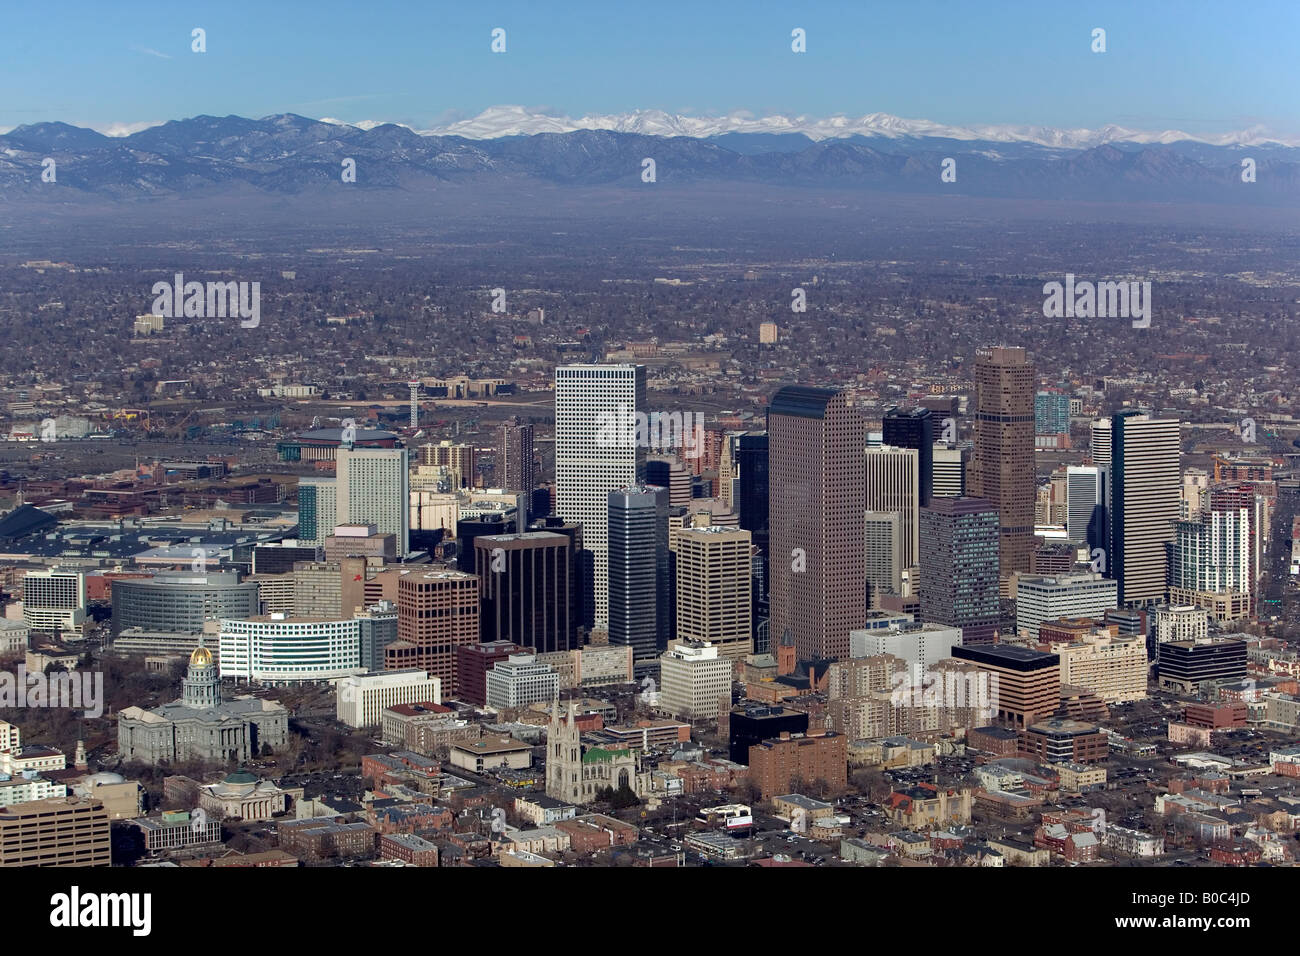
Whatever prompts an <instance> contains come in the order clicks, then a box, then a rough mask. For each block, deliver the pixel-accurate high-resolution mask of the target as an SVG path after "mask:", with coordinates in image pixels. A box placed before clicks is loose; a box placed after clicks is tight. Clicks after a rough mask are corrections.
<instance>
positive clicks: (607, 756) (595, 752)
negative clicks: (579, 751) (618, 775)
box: [582, 747, 632, 763]
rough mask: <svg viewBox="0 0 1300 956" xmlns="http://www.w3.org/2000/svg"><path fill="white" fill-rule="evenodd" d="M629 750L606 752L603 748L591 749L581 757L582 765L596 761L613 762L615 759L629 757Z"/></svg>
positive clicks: (630, 752)
mask: <svg viewBox="0 0 1300 956" xmlns="http://www.w3.org/2000/svg"><path fill="white" fill-rule="evenodd" d="M631 755H632V751H630V750H626V749H624V750H606V749H605V748H604V747H592V748H591V749H590V750H588V751H587V752H586V753H584V754H583V755H582V762H583V763H595V762H596V761H597V760H613V759H614V758H615V757H630V756H631Z"/></svg>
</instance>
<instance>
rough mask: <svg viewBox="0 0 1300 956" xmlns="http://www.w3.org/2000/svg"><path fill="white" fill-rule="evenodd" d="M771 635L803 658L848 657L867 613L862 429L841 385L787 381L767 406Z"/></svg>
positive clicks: (774, 642)
mask: <svg viewBox="0 0 1300 956" xmlns="http://www.w3.org/2000/svg"><path fill="white" fill-rule="evenodd" d="M767 433H768V450H769V460H768V465H769V477H770V498H769V507H770V511H769V514H770V527H771V546H772V553H771V561H770V577H771V604H772V610H771V623H770V629H771V635H772V636H771V640H772V643H773V644H777V643H779V641H780V640H781V638H782V637H783V636H784V634H785V633H786V632H787V631H788V632H790V634H791V635H792V636H793V638H794V642H795V647H796V649H797V651H798V654H799V655H800V656H801V657H803V658H826V657H844V656H846V655H847V654H848V650H849V631H851V630H853V629H855V628H858V627H861V626H862V623H863V621H864V620H865V617H866V593H865V574H864V572H865V567H864V555H863V547H862V513H863V501H864V500H865V496H866V489H865V487H864V479H865V475H864V469H863V463H862V449H863V442H864V440H865V436H866V428H865V426H864V423H863V420H862V417H861V416H860V415H859V414H858V411H857V409H855V408H852V407H851V406H850V405H849V404H848V398H847V396H846V395H845V394H844V393H843V392H837V391H832V390H829V389H822V388H808V387H804V386H798V385H794V386H787V387H785V388H782V389H780V390H779V391H778V392H777V393H776V394H775V395H774V396H773V397H772V404H771V405H770V406H769V407H768V411H767Z"/></svg>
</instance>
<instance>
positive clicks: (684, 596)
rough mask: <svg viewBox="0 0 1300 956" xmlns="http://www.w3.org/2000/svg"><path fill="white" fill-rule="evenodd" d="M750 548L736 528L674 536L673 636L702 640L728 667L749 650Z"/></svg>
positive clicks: (745, 534)
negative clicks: (674, 611) (674, 600)
mask: <svg viewBox="0 0 1300 956" xmlns="http://www.w3.org/2000/svg"><path fill="white" fill-rule="evenodd" d="M752 548H753V539H752V536H751V535H750V533H749V532H748V531H744V530H741V529H738V528H718V527H707V528H684V529H682V530H681V531H680V532H678V534H677V630H676V635H675V636H676V637H678V638H681V639H683V640H690V641H706V642H708V643H710V644H712V645H713V646H714V647H716V648H717V651H718V656H719V657H721V658H723V659H724V660H729V661H731V662H732V664H733V665H735V664H737V663H738V662H740V661H742V660H744V658H745V656H746V655H747V654H752V653H753V651H754V643H753V636H752V634H751V620H750V616H751V612H752V595H751V593H750V589H751V586H752V583H753V579H752V573H751V568H750V551H751V550H752Z"/></svg>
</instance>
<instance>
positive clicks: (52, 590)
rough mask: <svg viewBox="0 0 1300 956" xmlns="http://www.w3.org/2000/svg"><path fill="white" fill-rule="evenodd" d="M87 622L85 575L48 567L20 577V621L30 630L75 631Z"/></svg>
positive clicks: (79, 572)
mask: <svg viewBox="0 0 1300 956" xmlns="http://www.w3.org/2000/svg"><path fill="white" fill-rule="evenodd" d="M85 620H86V575H85V574H84V573H82V572H81V571H71V570H63V569H60V568H49V569H47V570H44V571H28V572H27V574H26V575H25V576H24V577H23V622H24V623H25V624H26V625H27V626H28V627H30V628H31V629H32V630H33V631H75V630H79V629H80V628H81V625H82V624H83V623H85Z"/></svg>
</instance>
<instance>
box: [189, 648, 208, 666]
mask: <svg viewBox="0 0 1300 956" xmlns="http://www.w3.org/2000/svg"><path fill="white" fill-rule="evenodd" d="M211 666H212V652H211V651H210V650H208V649H207V648H206V647H203V646H202V645H199V646H198V647H196V648H194V653H193V654H191V655H190V667H211Z"/></svg>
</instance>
